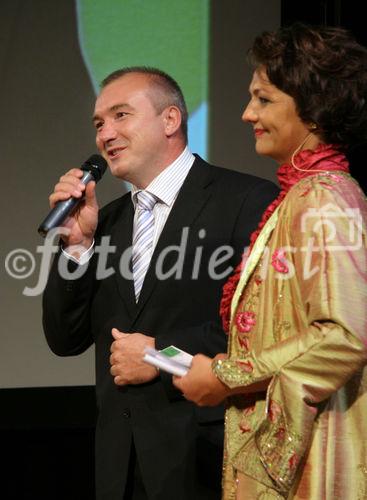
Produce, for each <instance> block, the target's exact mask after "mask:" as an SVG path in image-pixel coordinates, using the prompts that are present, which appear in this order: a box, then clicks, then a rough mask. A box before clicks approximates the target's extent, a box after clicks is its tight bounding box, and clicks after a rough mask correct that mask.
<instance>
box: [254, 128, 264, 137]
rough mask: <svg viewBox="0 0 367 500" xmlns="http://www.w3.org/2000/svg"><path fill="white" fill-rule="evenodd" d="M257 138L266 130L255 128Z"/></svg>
mask: <svg viewBox="0 0 367 500" xmlns="http://www.w3.org/2000/svg"><path fill="white" fill-rule="evenodd" d="M254 133H255V137H260V136H261V135H263V134H264V133H265V130H264V129H263V128H255V129H254Z"/></svg>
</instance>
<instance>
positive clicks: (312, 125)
mask: <svg viewBox="0 0 367 500" xmlns="http://www.w3.org/2000/svg"><path fill="white" fill-rule="evenodd" d="M316 129H317V123H314V122H312V123H310V130H316Z"/></svg>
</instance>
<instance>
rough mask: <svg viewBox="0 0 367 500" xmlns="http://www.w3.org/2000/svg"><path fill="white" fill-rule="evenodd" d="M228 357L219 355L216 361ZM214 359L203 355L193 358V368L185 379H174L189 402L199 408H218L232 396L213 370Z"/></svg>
mask: <svg viewBox="0 0 367 500" xmlns="http://www.w3.org/2000/svg"><path fill="white" fill-rule="evenodd" d="M224 357H226V356H225V355H224V354H219V355H217V356H216V359H219V358H224ZM212 361H213V360H212V359H211V358H208V357H207V356H203V355H202V354H197V355H196V356H194V357H193V360H192V364H191V368H190V370H189V372H188V373H187V375H185V376H184V377H173V383H174V385H175V386H176V387H177V388H178V389H180V390H181V391H182V393H183V395H184V396H185V398H186V399H188V400H189V401H193V402H194V403H196V404H197V405H198V406H216V405H218V404H219V403H221V402H222V401H223V400H224V399H225V398H226V397H227V396H229V395H230V394H231V390H230V389H229V387H227V386H226V385H224V384H223V383H222V382H221V381H220V380H219V379H218V378H217V377H216V376H215V375H214V372H213V370H212Z"/></svg>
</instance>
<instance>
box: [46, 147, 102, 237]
mask: <svg viewBox="0 0 367 500" xmlns="http://www.w3.org/2000/svg"><path fill="white" fill-rule="evenodd" d="M80 168H81V169H82V170H83V171H84V174H83V177H82V178H81V179H80V180H81V182H82V183H83V184H85V185H87V184H88V182H90V181H95V182H98V181H99V180H100V178H101V177H102V175H103V174H104V173H105V171H106V168H107V162H106V160H105V159H104V158H102V156H100V155H92V156H91V157H90V158H88V160H87V161H86V162H84V163H83V165H82V166H81V167H80ZM83 198H84V197H82V198H69V199H68V200H65V201H59V202H58V203H56V205H55V206H54V208H53V209H52V210H51V212H50V213H49V214H48V215H47V217H46V218H45V220H44V221H43V222H42V224H41V225H40V226H39V228H38V232H39V234H40V235H41V236H43V237H45V236H46V235H47V233H48V232H49V231H50V230H51V229H53V228H55V227H59V226H61V224H62V223H63V222H64V220H65V219H66V217H67V216H68V215H70V213H71V212H72V211H73V210H74V209H75V208H76V207H77V206H78V205H79V203H80V202H81V201H83Z"/></svg>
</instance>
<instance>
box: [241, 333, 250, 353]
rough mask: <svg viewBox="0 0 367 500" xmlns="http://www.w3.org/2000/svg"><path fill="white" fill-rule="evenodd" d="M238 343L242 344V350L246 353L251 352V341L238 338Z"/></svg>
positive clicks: (245, 338) (242, 337)
mask: <svg viewBox="0 0 367 500" xmlns="http://www.w3.org/2000/svg"><path fill="white" fill-rule="evenodd" d="M238 343H239V344H240V346H241V348H242V349H244V350H245V351H249V350H250V342H249V339H248V338H247V337H245V336H238Z"/></svg>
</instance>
